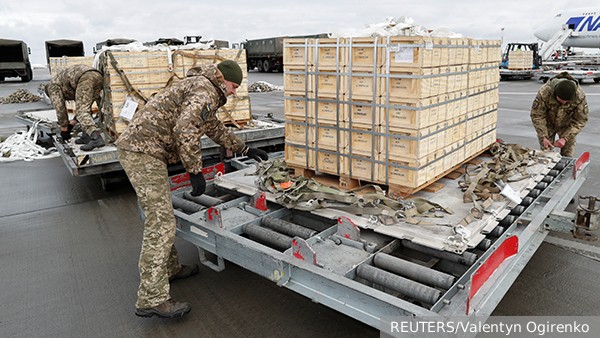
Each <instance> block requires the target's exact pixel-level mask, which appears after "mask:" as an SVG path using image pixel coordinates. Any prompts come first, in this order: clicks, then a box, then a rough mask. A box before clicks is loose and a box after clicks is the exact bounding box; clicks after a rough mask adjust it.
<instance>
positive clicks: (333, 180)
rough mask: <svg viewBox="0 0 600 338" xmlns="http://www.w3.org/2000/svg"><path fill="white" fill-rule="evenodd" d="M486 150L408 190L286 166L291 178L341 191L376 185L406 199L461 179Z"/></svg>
mask: <svg viewBox="0 0 600 338" xmlns="http://www.w3.org/2000/svg"><path fill="white" fill-rule="evenodd" d="M488 150H489V147H488V148H486V149H482V150H481V151H479V152H477V153H476V154H474V155H471V156H470V157H469V158H467V159H466V160H465V161H463V162H461V163H459V164H457V165H455V166H454V167H452V168H450V169H448V170H446V171H444V172H443V173H441V174H439V175H437V176H436V177H434V178H433V179H431V180H430V181H428V182H426V183H424V184H422V185H420V186H418V187H416V188H409V187H406V186H401V185H395V184H390V185H385V184H380V183H371V182H367V181H362V180H357V179H353V178H349V177H345V176H336V175H331V174H325V173H320V172H316V171H315V170H312V169H307V168H302V167H299V166H294V165H290V164H288V168H289V169H292V170H294V173H293V176H296V177H297V176H303V177H308V178H312V179H314V180H315V181H317V182H319V183H321V184H323V185H326V186H329V187H334V188H338V189H340V190H342V191H344V190H350V189H354V188H357V187H360V186H362V185H366V184H377V185H379V186H381V187H382V189H383V190H386V191H388V196H389V197H390V198H398V197H400V198H406V197H409V196H411V195H413V194H415V193H417V192H419V191H421V190H423V191H427V192H437V191H439V190H441V189H442V188H444V187H445V185H444V183H442V182H438V181H439V180H440V179H441V178H444V177H447V178H450V179H453V180H455V179H457V178H459V177H461V176H462V175H463V174H464V173H465V167H464V165H465V164H470V165H477V164H480V163H481V162H482V160H481V159H478V158H477V157H479V156H481V155H482V154H484V153H486V152H487V151H488Z"/></svg>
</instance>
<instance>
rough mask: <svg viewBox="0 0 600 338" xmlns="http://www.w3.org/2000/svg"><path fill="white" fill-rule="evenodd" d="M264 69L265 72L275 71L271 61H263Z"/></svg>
mask: <svg viewBox="0 0 600 338" xmlns="http://www.w3.org/2000/svg"><path fill="white" fill-rule="evenodd" d="M263 70H264V71H265V73H270V72H271V71H273V69H272V68H271V61H269V60H265V61H263Z"/></svg>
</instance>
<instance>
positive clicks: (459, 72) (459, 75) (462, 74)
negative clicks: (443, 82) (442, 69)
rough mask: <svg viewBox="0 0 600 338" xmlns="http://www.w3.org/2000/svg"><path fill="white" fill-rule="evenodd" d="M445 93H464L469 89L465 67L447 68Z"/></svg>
mask: <svg viewBox="0 0 600 338" xmlns="http://www.w3.org/2000/svg"><path fill="white" fill-rule="evenodd" d="M447 73H448V77H447V81H448V82H447V92H448V93H453V92H464V91H466V90H467V89H468V88H469V68H468V66H467V65H460V66H448V68H447Z"/></svg>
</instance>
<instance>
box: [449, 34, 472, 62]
mask: <svg viewBox="0 0 600 338" xmlns="http://www.w3.org/2000/svg"><path fill="white" fill-rule="evenodd" d="M448 44H449V45H450V48H449V49H448V65H451V66H453V65H467V64H468V63H469V39H467V38H449V39H448Z"/></svg>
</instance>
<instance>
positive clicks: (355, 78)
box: [342, 72, 381, 100]
mask: <svg viewBox="0 0 600 338" xmlns="http://www.w3.org/2000/svg"><path fill="white" fill-rule="evenodd" d="M379 80H380V78H379V77H378V74H377V73H374V72H351V73H348V75H347V76H342V82H343V83H344V84H345V86H346V87H344V89H345V93H346V94H347V95H348V97H349V98H350V99H353V100H376V99H377V98H378V97H379V96H380V95H381V94H380V90H379V89H378V86H380V84H379Z"/></svg>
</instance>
